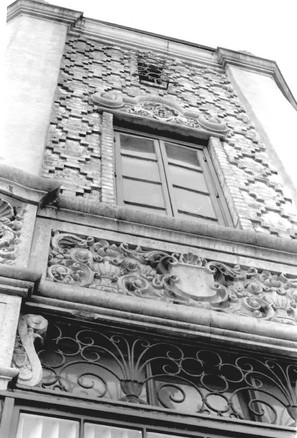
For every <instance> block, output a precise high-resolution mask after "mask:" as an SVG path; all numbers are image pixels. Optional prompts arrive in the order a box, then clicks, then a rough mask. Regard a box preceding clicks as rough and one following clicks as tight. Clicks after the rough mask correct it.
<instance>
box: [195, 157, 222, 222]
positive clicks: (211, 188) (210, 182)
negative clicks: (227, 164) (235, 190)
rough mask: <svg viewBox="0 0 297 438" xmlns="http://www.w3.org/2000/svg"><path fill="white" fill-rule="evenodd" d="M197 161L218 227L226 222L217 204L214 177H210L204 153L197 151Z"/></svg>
mask: <svg viewBox="0 0 297 438" xmlns="http://www.w3.org/2000/svg"><path fill="white" fill-rule="evenodd" d="M197 154H198V159H199V161H200V165H201V168H202V170H203V175H204V178H205V181H206V185H207V188H208V190H209V195H210V199H211V203H212V206H213V209H214V211H215V213H216V216H217V218H218V222H219V224H220V225H224V224H225V223H226V220H225V218H224V216H223V214H222V212H221V209H220V207H219V205H218V202H219V193H218V190H217V187H216V185H215V181H214V175H212V172H211V168H210V166H209V160H207V155H206V151H205V150H203V151H200V150H197Z"/></svg>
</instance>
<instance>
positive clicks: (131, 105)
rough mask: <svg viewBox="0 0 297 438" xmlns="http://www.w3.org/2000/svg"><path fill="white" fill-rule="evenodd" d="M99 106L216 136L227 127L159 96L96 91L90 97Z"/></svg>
mask: <svg viewBox="0 0 297 438" xmlns="http://www.w3.org/2000/svg"><path fill="white" fill-rule="evenodd" d="M92 99H93V101H94V102H95V103H97V104H99V105H100V106H102V107H104V108H107V109H110V110H117V111H120V112H124V113H129V114H135V115H139V116H143V117H147V118H150V119H155V120H158V121H161V122H166V123H172V124H175V125H183V126H186V127H190V128H194V129H200V130H202V131H207V132H213V133H216V134H226V133H227V131H228V128H227V125H226V124H225V123H224V122H223V121H222V120H220V119H219V118H215V117H210V116H208V115H206V114H202V113H200V112H198V111H188V110H184V109H183V108H182V107H181V106H180V105H178V104H175V103H173V102H171V101H170V100H169V99H166V98H163V97H159V96H151V95H149V94H148V95H144V96H137V97H133V98H131V97H128V96H125V95H123V94H122V93H120V92H119V91H98V92H97V93H95V94H94V95H93V96H92Z"/></svg>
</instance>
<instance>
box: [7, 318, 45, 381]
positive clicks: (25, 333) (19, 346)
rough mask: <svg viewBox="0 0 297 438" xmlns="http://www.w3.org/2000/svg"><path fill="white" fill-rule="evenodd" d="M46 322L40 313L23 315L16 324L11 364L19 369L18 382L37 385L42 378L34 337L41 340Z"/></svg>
mask: <svg viewBox="0 0 297 438" xmlns="http://www.w3.org/2000/svg"><path fill="white" fill-rule="evenodd" d="M47 325H48V322H47V320H46V319H45V318H44V317H43V316H40V315H31V314H28V315H23V316H21V318H20V320H19V324H18V334H17V336H16V341H15V347H14V353H13V360H12V366H13V367H14V368H17V369H18V370H19V376H18V382H19V383H21V384H25V385H28V386H35V385H37V384H38V383H39V382H40V381H41V379H42V366H41V363H40V360H39V357H38V355H37V353H36V350H35V346H34V343H35V341H36V339H40V341H41V342H43V339H44V336H45V333H46V330H47Z"/></svg>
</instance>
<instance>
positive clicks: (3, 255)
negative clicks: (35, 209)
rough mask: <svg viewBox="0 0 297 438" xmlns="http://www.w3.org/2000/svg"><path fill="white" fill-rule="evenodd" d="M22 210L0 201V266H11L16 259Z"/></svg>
mask: <svg viewBox="0 0 297 438" xmlns="http://www.w3.org/2000/svg"><path fill="white" fill-rule="evenodd" d="M23 215H24V210H21V209H15V208H13V207H12V206H11V205H10V204H9V203H8V202H7V201H5V200H4V199H0V264H1V263H5V264H12V263H13V260H14V259H15V258H16V246H17V243H18V242H19V236H20V230H21V228H22V222H23Z"/></svg>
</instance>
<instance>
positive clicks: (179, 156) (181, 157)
mask: <svg viewBox="0 0 297 438" xmlns="http://www.w3.org/2000/svg"><path fill="white" fill-rule="evenodd" d="M165 146H166V153H167V157H168V160H169V162H174V163H175V164H180V165H182V166H190V167H196V168H197V167H200V165H199V160H198V156H197V151H196V150H195V149H190V148H187V147H182V146H176V145H174V144H172V143H165Z"/></svg>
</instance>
